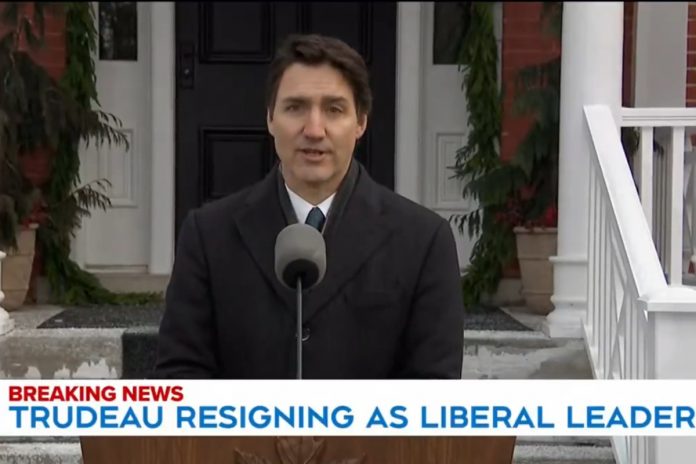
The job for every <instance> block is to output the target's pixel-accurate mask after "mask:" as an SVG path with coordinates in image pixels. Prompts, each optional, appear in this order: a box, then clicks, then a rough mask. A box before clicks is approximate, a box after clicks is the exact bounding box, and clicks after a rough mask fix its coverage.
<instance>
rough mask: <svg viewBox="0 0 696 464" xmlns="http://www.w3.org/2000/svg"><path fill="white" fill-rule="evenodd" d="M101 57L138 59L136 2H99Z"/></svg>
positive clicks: (107, 58) (104, 58) (105, 58)
mask: <svg viewBox="0 0 696 464" xmlns="http://www.w3.org/2000/svg"><path fill="white" fill-rule="evenodd" d="M99 59H100V60H125V61H137V60H138V5H137V3H136V2H102V3H99Z"/></svg>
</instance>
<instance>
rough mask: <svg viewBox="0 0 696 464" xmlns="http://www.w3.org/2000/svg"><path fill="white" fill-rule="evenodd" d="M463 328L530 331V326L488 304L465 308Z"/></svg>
mask: <svg viewBox="0 0 696 464" xmlns="http://www.w3.org/2000/svg"><path fill="white" fill-rule="evenodd" d="M464 330H510V331H517V332H526V331H529V332H531V331H532V329H531V328H529V327H527V326H526V325H524V324H522V323H521V322H519V321H518V320H517V319H515V318H514V317H512V316H510V315H509V314H508V313H506V312H505V311H503V310H502V309H500V308H498V307H497V306H489V305H476V306H473V307H470V308H467V310H466V313H465V315H464Z"/></svg>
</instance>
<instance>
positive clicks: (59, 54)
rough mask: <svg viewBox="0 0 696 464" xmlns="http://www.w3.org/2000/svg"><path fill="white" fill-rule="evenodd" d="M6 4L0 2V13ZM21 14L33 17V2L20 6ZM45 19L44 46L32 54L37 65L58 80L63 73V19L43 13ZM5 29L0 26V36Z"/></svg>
mask: <svg viewBox="0 0 696 464" xmlns="http://www.w3.org/2000/svg"><path fill="white" fill-rule="evenodd" d="M6 6H7V3H6V2H0V12H1V11H4V10H5V7H6ZM22 8H23V12H24V14H26V15H27V16H29V17H32V16H33V14H32V13H33V2H27V3H25V4H22ZM44 19H45V29H44V31H45V36H44V39H45V43H44V46H43V47H42V48H41V49H40V50H37V51H36V52H32V53H31V54H32V56H33V57H34V60H36V62H37V63H39V64H41V65H42V66H44V68H46V70H47V71H48V72H49V73H50V74H51V76H53V77H54V78H59V77H60V76H61V74H62V73H63V71H65V59H66V50H65V18H64V17H63V16H62V15H54V14H51V13H50V12H49V11H44ZM4 31H5V28H4V27H3V25H2V24H0V34H4Z"/></svg>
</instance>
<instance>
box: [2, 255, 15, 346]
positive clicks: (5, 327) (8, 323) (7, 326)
mask: <svg viewBox="0 0 696 464" xmlns="http://www.w3.org/2000/svg"><path fill="white" fill-rule="evenodd" d="M4 258H5V253H4V252H2V251H0V282H2V260H3V259H4ZM4 299H5V294H4V293H2V288H0V335H3V334H6V333H7V332H9V331H10V330H12V329H13V328H14V321H13V320H12V319H10V315H9V314H7V311H5V310H4V309H3V307H2V300H4Z"/></svg>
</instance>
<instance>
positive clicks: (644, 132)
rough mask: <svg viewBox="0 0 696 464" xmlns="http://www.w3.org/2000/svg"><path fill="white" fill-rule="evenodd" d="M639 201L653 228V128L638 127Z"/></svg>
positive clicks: (651, 228)
mask: <svg viewBox="0 0 696 464" xmlns="http://www.w3.org/2000/svg"><path fill="white" fill-rule="evenodd" d="M640 202H641V204H642V205H643V211H645V217H646V218H648V227H649V228H650V230H653V128H652V127H641V129H640Z"/></svg>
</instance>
